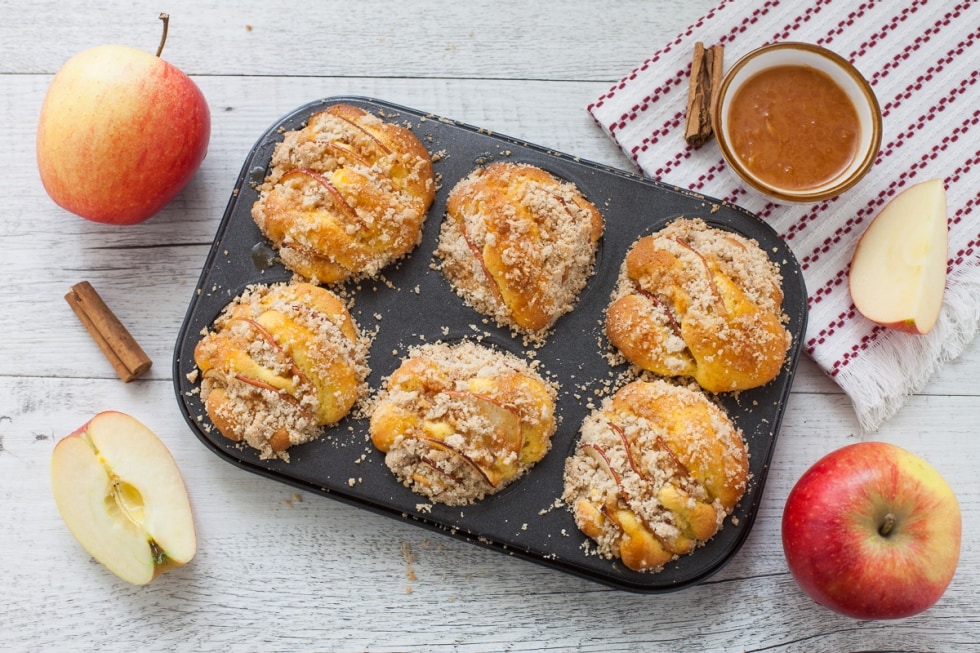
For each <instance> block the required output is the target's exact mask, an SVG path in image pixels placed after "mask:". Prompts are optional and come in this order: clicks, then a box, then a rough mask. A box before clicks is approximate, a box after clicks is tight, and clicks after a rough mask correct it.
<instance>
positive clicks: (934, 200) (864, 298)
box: [849, 179, 949, 334]
mask: <svg viewBox="0 0 980 653" xmlns="http://www.w3.org/2000/svg"><path fill="white" fill-rule="evenodd" d="M948 231H949V228H948V225H947V216H946V189H945V187H944V186H943V182H942V180H941V179H932V180H929V181H924V182H920V183H918V184H915V185H913V186H909V187H908V188H906V189H905V190H904V191H902V192H901V193H899V194H898V195H896V196H895V197H894V198H893V199H892V200H891V201H890V202H889V203H888V204H886V205H885V207H884V208H883V209H882V210H881V212H880V213H879V214H878V215H877V216H876V217H875V219H874V220H873V221H872V222H871V225H869V226H868V228H867V230H866V231H865V232H864V234H863V235H862V236H861V239H860V240H859V241H858V245H857V249H856V250H855V251H854V257H853V259H852V261H851V269H850V275H849V284H850V291H851V299H852V300H853V301H854V306H855V308H857V310H858V311H860V312H861V314H862V315H864V316H865V317H866V318H868V319H869V320H872V321H873V322H876V323H878V324H881V325H884V326H887V327H890V328H893V329H898V330H901V331H906V332H909V333H916V334H926V333H928V332H929V331H931V330H932V328H933V326H935V324H936V320H937V319H938V317H939V312H940V309H941V308H942V302H943V294H944V291H945V287H946V261H947V258H948V252H947V250H948V242H947V241H948Z"/></svg>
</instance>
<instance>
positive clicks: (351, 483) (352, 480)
mask: <svg viewBox="0 0 980 653" xmlns="http://www.w3.org/2000/svg"><path fill="white" fill-rule="evenodd" d="M355 485H357V479H355V478H354V477H353V476H352V477H350V478H349V479H347V487H354V486H355Z"/></svg>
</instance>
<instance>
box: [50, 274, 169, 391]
mask: <svg viewBox="0 0 980 653" xmlns="http://www.w3.org/2000/svg"><path fill="white" fill-rule="evenodd" d="M65 301H67V302H68V305H69V306H71V309H72V310H73V311H74V312H75V315H77V316H78V319H79V320H80V321H81V323H82V324H83V325H84V326H85V329H86V330H87V331H88V332H89V334H90V335H91V336H92V339H93V340H95V342H96V344H97V345H98V346H99V349H101V350H102V353H103V354H105V357H106V358H107V359H108V360H109V362H110V363H111V364H112V367H113V369H115V370H116V374H118V375H119V378H120V379H122V380H123V381H124V382H126V383H129V382H130V381H132V380H134V379H136V378H139V376H140V375H142V374H143V373H144V372H146V371H147V370H148V369H150V366H151V365H152V364H153V361H151V360H150V357H149V356H147V355H146V352H144V351H143V349H142V348H141V347H140V346H139V344H138V343H137V342H136V340H135V339H134V338H133V336H132V335H130V333H129V331H127V330H126V327H124V326H123V324H122V322H120V321H119V318H117V317H116V316H115V314H114V313H113V312H112V311H111V310H110V309H109V307H108V306H106V303H105V302H104V301H102V298H101V297H99V294H98V293H97V292H95V288H93V287H92V284H90V283H89V282H88V281H82V282H80V283H77V284H75V285H74V286H72V287H71V291H70V292H69V293H68V294H67V295H65Z"/></svg>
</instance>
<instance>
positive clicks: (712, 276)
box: [606, 218, 792, 392]
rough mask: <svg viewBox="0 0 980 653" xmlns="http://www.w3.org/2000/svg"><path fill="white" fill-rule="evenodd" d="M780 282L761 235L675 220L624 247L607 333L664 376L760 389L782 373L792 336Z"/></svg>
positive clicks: (720, 388)
mask: <svg viewBox="0 0 980 653" xmlns="http://www.w3.org/2000/svg"><path fill="white" fill-rule="evenodd" d="M781 284H782V277H781V276H780V274H779V269H778V268H777V267H776V265H775V264H774V263H773V262H772V261H770V260H769V258H768V257H767V256H766V253H765V252H763V251H762V249H761V248H760V247H759V246H758V243H756V242H755V241H754V240H750V239H748V238H745V237H743V236H741V235H739V234H736V233H732V232H729V231H724V230H722V229H716V228H714V227H710V226H708V225H707V224H705V222H704V221H703V220H701V219H697V218H695V219H678V220H675V221H673V222H671V223H670V224H669V225H667V226H666V227H665V228H664V229H662V230H660V231H659V232H657V233H655V234H652V235H650V236H645V237H643V238H640V239H639V240H637V241H636V242H635V243H634V244H633V246H632V247H631V249H630V250H629V252H628V253H627V255H626V260H625V261H624V263H623V265H622V269H621V273H620V278H619V283H618V284H617V287H616V289H615V290H614V292H613V296H612V300H611V303H610V305H609V307H608V309H607V311H606V334H607V336H608V337H609V341H610V342H611V343H612V344H613V346H615V347H616V348H617V349H618V350H619V352H620V353H622V355H623V356H624V357H625V358H626V359H627V360H629V361H630V362H631V363H633V364H635V365H636V366H638V367H640V368H641V369H644V370H648V371H651V372H654V373H656V374H659V375H661V376H689V377H691V378H693V379H694V380H695V381H697V383H698V384H699V385H700V386H701V387H702V388H704V389H705V390H708V391H710V392H726V391H735V390H746V389H749V388H754V387H758V386H761V385H765V384H766V383H768V382H769V381H771V380H772V379H774V378H775V377H776V376H778V375H779V372H780V370H781V369H782V367H783V363H784V361H785V359H786V352H787V351H788V350H789V346H790V344H791V342H792V337H791V336H790V334H789V332H788V331H787V330H786V328H785V326H784V324H785V322H786V316H785V314H784V313H783V310H782V302H783V293H782V287H781Z"/></svg>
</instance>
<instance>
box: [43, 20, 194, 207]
mask: <svg viewBox="0 0 980 653" xmlns="http://www.w3.org/2000/svg"><path fill="white" fill-rule="evenodd" d="M161 18H162V19H163V20H164V25H166V22H167V17H166V15H162V16H161ZM165 38H166V29H164V39H165ZM162 46H163V44H162V42H161V48H162ZM158 54H159V53H158ZM210 137H211V114H210V111H209V110H208V104H207V101H206V100H205V98H204V94H203V93H201V90H200V89H199V88H198V87H197V85H196V84H195V83H194V82H193V81H192V80H191V78H190V77H188V76H187V75H185V74H184V73H183V72H181V71H180V70H178V69H177V68H175V67H174V66H173V65H171V64H169V63H167V62H166V61H164V60H163V59H161V58H160V57H159V56H154V55H153V54H150V53H148V52H143V51H142V50H137V49H134V48H129V47H125V46H121V45H106V46H101V47H97V48H92V49H90V50H86V51H84V52H82V53H80V54H78V55H76V56H74V57H72V58H71V59H69V60H68V62H67V63H65V65H64V66H63V67H62V68H61V70H59V71H58V73H57V75H55V77H54V80H53V81H52V82H51V86H50V87H49V88H48V92H47V95H46V96H45V98H44V104H43V105H42V107H41V117H40V121H39V124H38V131H37V164H38V169H39V170H40V173H41V181H42V183H43V184H44V188H45V190H46V191H47V192H48V195H50V196H51V199H53V200H54V201H55V203H57V204H58V205H59V206H61V207H62V208H64V209H67V210H68V211H71V212H72V213H75V214H77V215H80V216H82V217H83V218H87V219H89V220H94V221H96V222H106V223H110V224H136V223H138V222H142V221H143V220H146V219H147V218H149V217H150V216H152V215H154V214H155V213H157V212H158V211H159V210H160V209H162V208H163V207H164V206H165V205H166V204H167V203H168V202H170V200H172V199H173V198H174V197H176V195H177V194H178V193H179V192H180V191H181V190H183V188H184V187H185V186H186V185H187V183H188V182H189V181H190V180H191V177H193V176H194V173H195V172H196V171H197V169H198V167H199V166H200V165H201V162H202V161H203V160H204V155H205V154H206V152H207V147H208V140H209V139H210Z"/></svg>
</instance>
